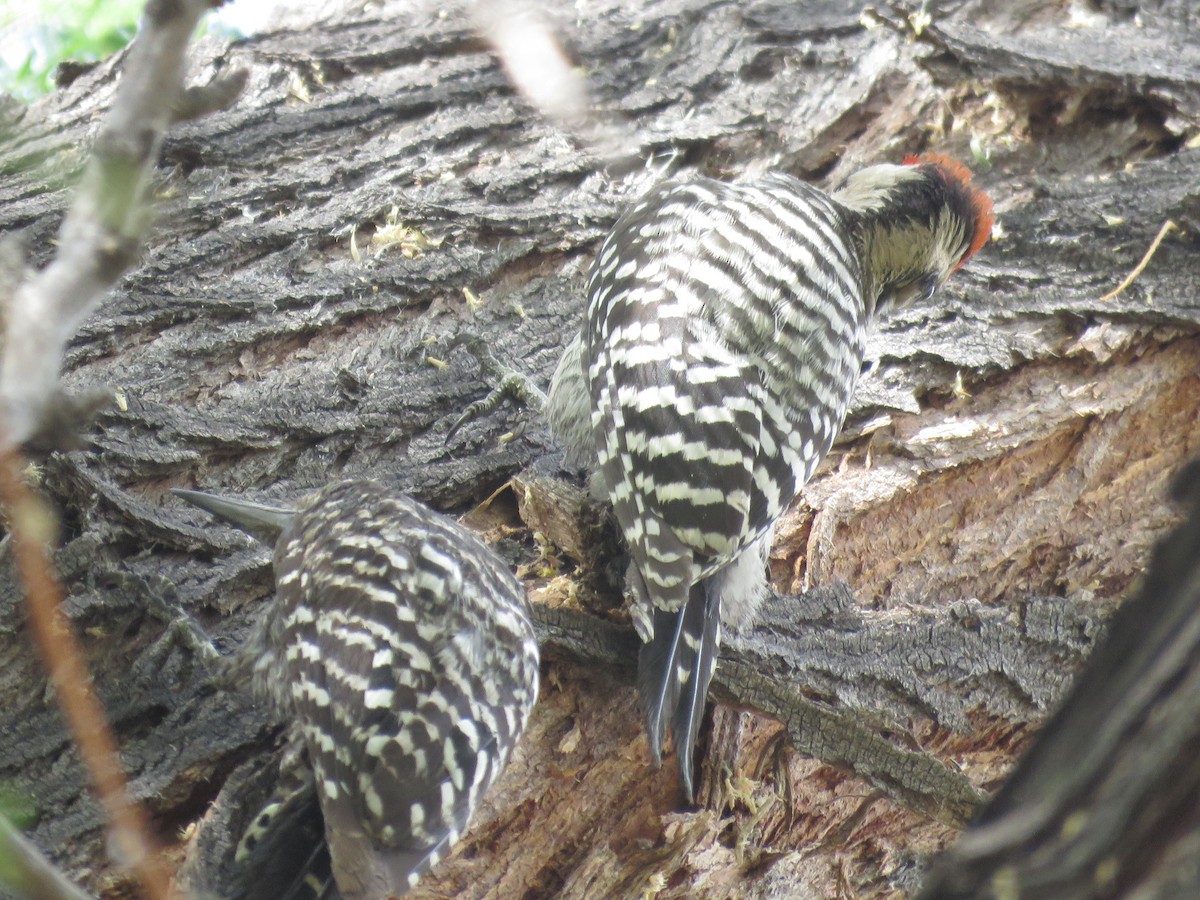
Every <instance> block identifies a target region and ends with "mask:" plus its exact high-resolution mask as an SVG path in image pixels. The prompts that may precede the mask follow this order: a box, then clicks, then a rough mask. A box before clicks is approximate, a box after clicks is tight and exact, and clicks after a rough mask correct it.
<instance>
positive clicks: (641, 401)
mask: <svg viewBox="0 0 1200 900" xmlns="http://www.w3.org/2000/svg"><path fill="white" fill-rule="evenodd" d="M970 179H971V176H970V173H969V172H968V171H967V170H966V169H965V168H964V167H963V166H962V165H961V164H959V163H957V162H955V161H954V160H951V159H947V158H945V157H941V156H935V155H928V156H923V157H913V158H909V159H906V160H905V164H904V165H879V166H874V167H872V168H868V169H864V170H862V171H860V172H857V173H856V174H854V175H853V176H851V177H850V179H849V180H848V181H847V182H846V184H845V186H844V187H843V188H842V189H841V190H839V191H837V192H835V193H833V194H831V195H830V194H826V193H824V192H822V191H820V190H818V189H817V188H815V187H813V186H811V185H809V184H806V183H804V182H802V181H799V180H797V179H796V178H793V177H791V176H789V175H784V174H777V173H776V174H768V175H766V176H764V177H761V178H758V179H755V180H750V181H743V182H739V183H733V184H727V183H723V182H719V181H714V180H711V179H708V178H695V179H693V180H689V181H685V182H675V183H666V184H663V185H660V186H658V187H657V188H654V189H653V190H651V191H650V192H649V193H648V194H646V195H645V196H644V197H642V198H641V199H640V200H639V201H637V202H636V203H635V204H634V205H633V206H632V207H631V208H630V209H629V210H628V211H627V212H626V213H625V214H624V215H623V216H622V217H621V218H620V219H619V220H618V222H617V224H616V226H615V227H614V228H613V230H612V232H611V234H609V236H608V238H607V239H606V240H605V241H604V243H603V245H602V246H601V248H600V252H599V254H598V256H597V258H596V261H595V263H594V264H593V266H592V270H591V275H590V278H589V281H588V287H587V291H588V308H587V319H586V321H585V323H584V325H583V329H582V331H581V333H580V335H579V336H578V337H577V338H576V339H575V340H574V341H573V342H572V343H571V344H570V345H569V346H568V348H567V350H566V352H565V353H564V355H563V358H562V360H561V361H560V362H559V365H558V369H557V370H556V372H555V374H554V379H553V381H552V382H551V386H550V393H549V398H548V402H547V406H546V413H547V417H548V419H549V421H550V425H551V428H552V430H553V431H554V432H555V433H556V434H557V435H558V436H559V438H560V439H561V440H562V442H563V443H564V445H565V446H566V449H567V455H568V458H569V459H573V460H574V461H576V462H579V463H587V464H590V465H591V466H592V467H593V490H594V491H595V492H596V493H597V494H598V495H599V496H601V497H606V498H608V499H610V500H611V501H612V504H613V509H614V513H615V515H616V519H617V522H618V524H619V525H620V528H621V531H622V532H623V534H624V537H625V540H626V542H627V544H628V547H629V551H630V556H631V562H630V565H629V569H628V573H627V575H626V594H627V596H628V597H629V600H630V609H631V613H632V617H633V622H634V625H635V627H636V628H637V631H638V634H639V636H640V637H641V639H642V641H643V647H642V650H641V652H640V655H639V658H638V681H639V688H640V692H641V695H642V701H643V705H644V708H645V715H646V726H647V730H648V732H649V739H650V747H651V752H652V753H653V756H654V759H655V762H656V763H659V762H661V753H662V749H663V746H664V744H665V741H666V728H667V716H670V718H671V731H672V733H673V736H674V740H675V749H676V755H677V758H678V763H679V768H680V773H681V776H682V781H683V786H684V790H685V792H686V793H687V796H688V798H689V800H690V799H691V798H692V795H693V778H692V752H693V747H694V744H695V740H696V736H697V733H698V731H699V728H700V722H701V718H702V714H703V710H704V704H705V699H706V696H707V693H708V685H709V682H710V680H711V678H712V675H713V671H714V669H715V667H716V657H717V650H718V646H719V642H720V628H721V623H724V624H725V625H726V626H728V627H734V628H739V627H744V626H745V625H747V624H749V623H750V621H751V620H752V619H753V618H754V615H755V612H756V610H757V608H758V606H759V604H760V603H761V602H762V600H763V599H764V598H765V597H766V595H767V594H768V584H767V575H766V556H767V552H768V550H769V549H770V544H771V539H772V536H773V533H774V528H775V522H776V520H777V519H778V517H779V515H780V514H781V513H782V512H783V511H784V510H785V509H786V508H787V506H788V505H789V504H790V503H791V502H792V500H793V499H794V498H795V497H796V494H797V493H798V492H799V490H800V488H802V487H803V486H804V484H805V482H807V481H808V479H809V478H810V477H811V476H812V474H813V471H814V470H815V469H816V467H817V464H818V463H819V462H820V461H821V459H822V458H823V457H824V455H825V454H826V452H828V450H829V447H830V445H831V444H832V443H833V439H834V437H835V435H836V434H837V432H838V430H839V429H840V428H841V426H842V422H843V420H844V419H845V416H846V411H847V408H848V406H849V403H850V398H851V395H852V394H853V392H854V386H855V382H856V380H857V378H858V374H859V371H860V368H861V365H862V361H863V354H864V349H865V338H866V334H867V330H868V327H869V326H870V324H871V322H872V320H873V319H874V318H876V317H877V316H879V315H881V314H883V313H886V312H887V311H888V310H889V309H892V308H896V307H898V306H900V305H903V304H906V303H909V302H911V301H912V300H914V299H917V298H928V297H930V296H932V295H933V293H934V292H935V291H936V290H937V289H938V288H939V287H941V285H942V284H943V283H944V282H945V281H946V279H947V278H948V277H949V276H950V274H951V273H952V272H953V271H955V270H956V269H958V268H960V267H961V266H962V265H963V264H964V263H965V262H966V261H967V260H968V259H969V258H970V257H971V256H972V255H973V254H974V253H975V252H976V251H977V250H979V249H980V247H982V246H983V244H984V243H985V242H986V241H987V239H988V237H989V235H990V233H991V225H992V212H991V201H990V200H989V199H988V198H987V197H986V196H985V195H984V194H983V193H982V192H980V191H979V190H977V189H976V188H974V187H973V186H972V185H971V183H970Z"/></svg>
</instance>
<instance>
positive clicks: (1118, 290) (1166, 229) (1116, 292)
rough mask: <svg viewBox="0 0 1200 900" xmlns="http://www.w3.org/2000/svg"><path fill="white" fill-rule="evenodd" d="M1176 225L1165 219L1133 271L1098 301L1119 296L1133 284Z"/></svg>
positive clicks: (1103, 301) (1102, 301) (1105, 300)
mask: <svg viewBox="0 0 1200 900" xmlns="http://www.w3.org/2000/svg"><path fill="white" fill-rule="evenodd" d="M1178 227H1179V226H1178V225H1176V224H1175V223H1174V222H1173V221H1172V220H1171V219H1167V221H1165V222H1163V224H1162V228H1160V229H1158V234H1156V235H1155V236H1154V240H1153V241H1151V242H1150V249H1149V250H1147V251H1146V254H1145V255H1144V256H1143V257H1142V261H1141V262H1139V263H1138V264H1137V265H1136V266H1134V267H1133V271H1132V272H1130V273H1129V274H1128V275H1126V276H1125V280H1124V281H1122V282H1121V283H1120V284H1118V285H1117V286H1116V287H1115V288H1113V289H1112V290H1111V291H1109V292H1108V293H1107V294H1105V295H1104V296H1103V297H1101V298H1100V302H1101V303H1105V302H1107V301H1109V300H1112V299H1114V298H1115V297H1118V296H1120V295H1121V294H1122V293H1123V292H1124V291H1125V289H1126V288H1128V287H1129V286H1130V285H1131V284H1133V282H1134V281H1135V280H1136V279H1137V277H1138V276H1139V275H1141V274H1142V272H1144V271H1145V270H1146V266H1148V265H1150V260H1151V259H1153V258H1154V254H1155V253H1157V252H1158V245H1159V244H1161V243H1162V242H1163V238H1165V237H1166V236H1167V235H1168V234H1170V233H1171V232H1172V231H1175V230H1176V229H1177V228H1178Z"/></svg>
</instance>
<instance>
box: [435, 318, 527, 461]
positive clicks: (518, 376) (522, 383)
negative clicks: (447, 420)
mask: <svg viewBox="0 0 1200 900" xmlns="http://www.w3.org/2000/svg"><path fill="white" fill-rule="evenodd" d="M456 347H463V348H464V349H465V350H466V351H467V352H468V353H470V354H471V355H472V356H474V357H475V359H476V361H477V362H478V363H479V368H480V369H481V370H482V373H483V375H484V377H485V379H489V380H491V381H492V382H493V383H494V384H495V385H496V386H495V387H494V388H492V390H491V391H489V392H488V395H487V396H486V397H484V398H482V399H480V400H476V401H475V402H473V403H471V404H470V405H468V406H467V408H466V409H464V410H463V412H462V415H460V416H459V417H458V418H457V419H455V420H454V423H453V424H452V425H451V426H450V428H449V430H448V431H447V432H446V443H449V442H450V441H451V440H453V439H454V436H455V435H456V434H458V432H459V430H460V429H461V428H462V427H463V426H464V425H466V424H467V423H468V422H473V421H474V420H475V419H478V418H479V417H481V416H486V415H488V414H490V413H492V412H495V411H496V409H497V408H498V407H499V406H500V404H501V403H503V402H504V400H505V398H507V397H512V398H513V399H515V400H519V401H521V402H522V403H524V404H525V405H526V406H528V407H531V408H532V409H533V410H534V411H535V412H537V413H539V414H540V413H541V412H542V410H543V409H545V406H546V394H545V392H544V391H543V390H542V389H541V388H539V387H538V386H537V385H536V384H534V383H533V381H532V380H531V379H530V378H529V377H528V376H527V375H525V374H523V373H521V372H518V371H517V370H516V369H512V368H509V367H508V366H505V365H503V364H501V363H500V361H499V360H497V359H496V356H495V354H493V353H492V351H491V348H490V347H488V345H487V344H486V343H485V342H484V340H483V338H481V337H479V336H478V335H475V334H464V333H461V332H460V333H459V334H457V335H455V336H454V337H453V338H452V339H451V341H450V348H449V349H451V350H453V349H454V348H456Z"/></svg>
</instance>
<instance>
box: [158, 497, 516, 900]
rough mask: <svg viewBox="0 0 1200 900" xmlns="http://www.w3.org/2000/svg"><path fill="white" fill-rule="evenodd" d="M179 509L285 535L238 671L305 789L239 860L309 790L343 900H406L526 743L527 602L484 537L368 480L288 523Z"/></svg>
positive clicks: (252, 512) (240, 504)
mask: <svg viewBox="0 0 1200 900" xmlns="http://www.w3.org/2000/svg"><path fill="white" fill-rule="evenodd" d="M176 493H177V494H179V495H180V496H182V497H183V498H184V499H186V500H188V501H190V502H192V503H195V504H196V505H198V506H200V507H202V508H204V509H206V510H208V511H209V512H211V513H213V514H215V515H218V516H220V517H222V518H225V519H227V520H228V521H230V522H232V523H233V524H235V525H238V526H239V527H241V528H243V529H244V530H246V531H249V532H250V533H252V534H254V535H255V536H257V537H264V536H266V537H271V536H277V537H278V540H277V543H276V546H275V555H274V567H275V579H276V588H277V596H276V600H275V602H274V603H273V604H272V605H271V606H270V607H269V609H268V612H267V614H266V616H265V617H264V619H263V620H262V621H261V623H260V624H259V626H258V630H257V632H256V633H255V634H254V635H252V636H251V637H250V638H249V639H248V640H247V642H246V645H245V647H244V648H243V649H242V650H241V651H240V657H241V659H240V662H241V664H242V665H243V666H244V667H245V666H248V667H249V668H250V670H251V673H252V674H251V683H252V687H253V689H254V690H255V692H256V693H257V694H258V695H260V696H262V697H264V698H265V699H267V700H268V701H269V702H270V703H271V704H273V706H274V709H275V712H276V713H277V714H278V716H279V718H280V719H281V720H286V721H289V722H292V723H294V725H293V739H294V741H295V756H298V757H302V756H303V755H304V754H306V755H307V760H308V764H309V765H310V766H311V773H307V777H306V778H305V777H301V778H299V779H296V778H292V779H290V782H291V783H290V784H286V785H285V788H284V790H283V791H282V793H281V794H280V795H277V796H276V797H274V798H272V800H271V801H270V802H268V804H267V807H266V808H265V809H264V812H263V813H262V814H260V815H259V816H256V818H255V824H254V825H253V826H252V827H251V829H250V830H249V831H248V832H247V835H246V837H245V838H243V842H242V846H241V847H240V848H239V850H238V854H239V856H245V855H247V854H249V853H251V852H252V851H253V849H254V846H255V844H256V843H257V842H259V841H260V839H262V838H263V837H264V832H267V831H269V830H270V827H271V824H270V823H271V818H272V815H273V814H275V813H284V812H285V811H286V810H287V809H288V807H289V806H295V804H293V803H291V802H290V797H289V796H288V795H289V794H290V795H291V796H300V795H302V794H303V792H304V791H305V790H308V791H310V792H313V791H315V794H316V798H317V800H318V801H319V803H320V809H321V813H322V814H323V817H324V830H325V841H326V844H327V846H328V852H329V856H330V858H331V861H332V870H333V877H334V880H335V881H336V884H337V889H338V891H339V892H340V894H341V896H343V897H345V898H347V900H350V898H383V897H391V896H398V895H400V894H403V893H405V892H406V891H407V890H408V889H409V888H410V887H412V886H413V885H415V884H416V883H417V880H418V878H419V877H420V876H421V875H422V874H423V873H424V872H426V871H427V870H428V869H429V868H430V867H431V866H433V865H434V864H435V863H436V862H437V861H438V860H439V859H441V858H442V857H443V856H444V855H445V854H446V853H447V852H448V851H449V849H450V848H451V846H453V844H454V843H455V842H456V841H457V840H458V838H459V836H460V835H461V834H462V833H463V831H464V830H465V829H466V827H467V823H468V821H469V820H470V818H471V814H472V812H473V811H474V810H475V807H476V805H477V804H478V802H479V800H480V798H481V797H482V796H483V795H484V793H486V791H487V790H488V788H489V786H490V785H491V784H492V782H493V781H494V780H495V778H496V776H497V775H498V774H499V773H500V771H501V770H502V769H503V768H504V766H505V764H506V763H507V761H508V757H509V754H510V753H511V751H512V748H513V746H514V745H515V744H516V742H517V740H518V739H519V738H520V736H521V734H522V732H523V731H524V729H525V724H526V722H527V720H528V717H529V712H530V709H531V708H532V707H533V704H534V701H535V699H536V697H537V692H538V647H537V643H536V641H535V639H534V632H533V626H532V623H531V621H530V617H529V608H528V604H527V601H526V597H525V592H524V590H523V589H522V587H521V585H520V584H519V583H518V582H517V580H516V579H515V578H514V577H513V575H512V573H511V572H510V571H509V569H508V567H507V566H506V565H505V564H504V563H503V562H502V561H501V560H500V559H499V558H498V557H497V556H496V555H495V554H494V553H493V552H492V551H491V550H490V549H488V547H487V546H486V545H485V544H484V543H483V542H482V541H481V540H479V538H477V537H475V536H474V535H473V534H471V533H470V532H468V531H467V530H466V529H464V528H463V527H461V526H459V525H458V524H457V523H455V522H453V521H451V520H450V519H448V518H446V517H445V516H442V515H439V514H437V513H435V512H433V511H432V510H430V509H428V508H426V507H424V506H422V505H421V504H419V503H417V502H415V501H413V500H411V499H409V498H407V497H404V496H401V495H398V494H396V493H393V492H391V491H389V490H387V489H385V488H383V487H382V486H380V485H379V484H377V483H375V482H372V481H345V482H340V483H337V484H333V485H331V486H329V487H327V488H325V489H324V490H322V491H321V492H319V493H318V494H316V495H315V496H314V497H313V498H311V499H310V500H308V501H307V502H305V503H304V504H302V505H301V506H300V508H299V509H298V510H296V511H292V510H288V509H276V508H273V507H265V506H260V505H258V504H254V503H247V502H244V501H240V500H232V499H224V498H220V497H215V496H212V495H209V494H204V493H200V492H197V491H176ZM235 664H236V663H235ZM283 781H284V782H288V781H289V779H283ZM283 893H284V892H283V890H282V889H281V890H279V891H278V893H277V894H276V896H282V895H283ZM309 893H317V894H318V895H322V892H321V891H319V890H315V889H314V890H310V891H309Z"/></svg>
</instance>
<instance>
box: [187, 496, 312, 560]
mask: <svg viewBox="0 0 1200 900" xmlns="http://www.w3.org/2000/svg"><path fill="white" fill-rule="evenodd" d="M171 493H172V494H174V495H175V496H176V497H179V498H181V499H183V500H186V501H187V502H188V503H191V504H192V505H193V506H198V507H200V508H201V509H203V510H204V511H206V512H210V513H212V514H213V515H214V516H216V517H217V518H218V519H224V520H225V521H226V522H228V523H229V524H230V525H234V526H236V527H237V528H240V529H241V530H242V531H244V532H246V534H248V535H250V536H251V537H253V538H256V539H258V540H260V541H262V542H263V543H264V544H268V545H270V546H274V544H275V542H276V541H277V540H279V535H280V534H282V533H283V530H284V529H285V528H287V527H288V525H290V524H291V521H292V518H293V517H294V516H295V515H296V512H295V510H292V509H286V508H284V507H280V506H264V505H263V504H261V503H251V502H249V501H248V500H234V499H232V498H230V497H218V496H217V495H216V494H209V493H206V492H204V491H187V490H184V489H183V488H171Z"/></svg>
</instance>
